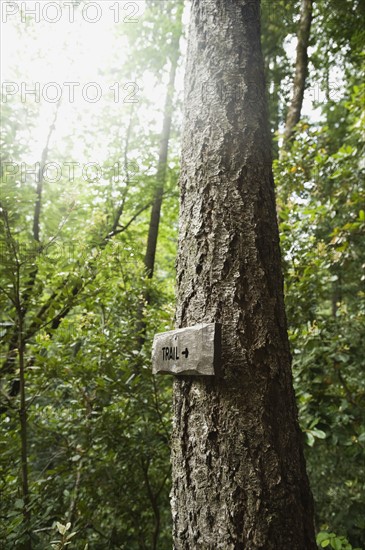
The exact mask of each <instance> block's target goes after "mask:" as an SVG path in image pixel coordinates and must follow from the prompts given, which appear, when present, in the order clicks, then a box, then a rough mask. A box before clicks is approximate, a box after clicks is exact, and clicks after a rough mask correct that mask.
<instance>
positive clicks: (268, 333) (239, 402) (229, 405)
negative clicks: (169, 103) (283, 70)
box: [172, 0, 316, 550]
mask: <svg viewBox="0 0 365 550" xmlns="http://www.w3.org/2000/svg"><path fill="white" fill-rule="evenodd" d="M259 10H260V8H259V0H254V1H252V0H204V1H201V0H200V1H198V0H193V2H192V13H191V25H190V35H189V47H188V60H187V69H186V81H185V129H184V136H183V150H182V169H181V170H182V171H181V179H180V187H181V204H180V209H181V210H180V237H179V253H178V261H177V292H178V303H177V312H176V321H177V323H176V324H177V327H186V326H191V325H194V324H196V323H200V322H216V323H220V324H221V325H222V357H221V364H220V369H219V372H218V373H217V374H216V375H215V376H214V377H205V378H204V377H189V376H185V377H179V378H176V379H175V381H174V429H173V437H172V466H173V489H172V513H173V526H174V527H173V531H174V532H173V536H174V548H175V550H182V549H184V550H188V549H189V550H197V549H201V550H210V549H216V548H219V549H222V550H231V549H232V550H233V549H235V550H239V549H247V550H248V549H249V550H256V549H262V550H274V549H275V550H283V549H289V548H290V550H311V549H313V550H314V549H315V548H316V544H315V541H314V528H313V507H312V497H311V493H310V489H309V485H308V479H307V476H306V471H305V462H304V458H303V452H302V441H301V433H300V430H299V426H298V421H297V408H296V403H295V397H294V391H293V387H292V376H291V359H290V352H289V346H288V338H287V330H286V319H285V311H284V303H283V283H282V275H281V268H280V251H279V238H278V228H277V222H276V213H275V197H274V185H273V178H272V171H271V152H270V137H269V130H268V120H267V118H268V117H267V110H266V104H265V87H264V71H263V62H262V54H261V47H260V22H259ZM207 90H209V94H207Z"/></svg>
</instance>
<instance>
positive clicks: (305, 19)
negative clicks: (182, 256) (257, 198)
mask: <svg viewBox="0 0 365 550" xmlns="http://www.w3.org/2000/svg"><path fill="white" fill-rule="evenodd" d="M312 14H313V0H302V3H301V8H300V22H299V28H298V34H297V51H296V61H295V75H294V83H293V94H292V100H291V103H290V105H289V109H288V113H287V116H286V121H285V130H284V142H285V143H286V144H288V143H289V141H290V139H291V138H292V136H293V134H294V128H295V126H296V124H298V122H299V120H300V113H301V110H302V105H303V97H304V89H305V81H306V78H307V75H308V46H309V37H310V29H311V24H312Z"/></svg>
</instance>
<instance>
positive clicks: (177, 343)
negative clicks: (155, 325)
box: [152, 323, 220, 376]
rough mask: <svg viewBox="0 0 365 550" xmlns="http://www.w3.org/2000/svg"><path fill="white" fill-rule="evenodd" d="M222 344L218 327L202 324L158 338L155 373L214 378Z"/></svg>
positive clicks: (155, 344) (153, 358) (154, 350)
mask: <svg viewBox="0 0 365 550" xmlns="http://www.w3.org/2000/svg"><path fill="white" fill-rule="evenodd" d="M219 340H220V331H219V325H217V324H216V323H204V324H203V323H201V324H199V325H195V326H193V327H188V328H180V329H177V330H170V331H169V332H161V333H160V334H156V335H155V337H154V340H153V346H152V372H153V374H159V373H161V374H184V375H195V376H213V375H214V366H215V363H216V361H217V359H218V355H219V346H220V341H219Z"/></svg>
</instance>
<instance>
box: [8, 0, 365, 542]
mask: <svg viewBox="0 0 365 550" xmlns="http://www.w3.org/2000/svg"><path fill="white" fill-rule="evenodd" d="M21 4H24V6H23V7H24V8H25V11H24V10H23V11H22V9H21V8H22V6H21ZM37 5H38V6H37ZM47 6H48V7H47ZM1 7H2V14H1V17H2V23H1V26H2V31H3V32H2V42H3V44H2V45H3V68H2V81H3V84H2V96H1V114H2V137H1V142H2V151H1V161H2V170H1V196H0V200H1V204H0V224H1V236H0V239H1V240H0V250H1V266H0V305H1V308H0V309H1V314H0V333H1V338H2V344H1V386H0V392H1V393H0V398H1V404H0V414H1V425H0V444H1V449H0V451H1V452H0V492H1V503H0V541H1V543H0V544H1V545H2V546H1V548H4V549H10V548H30V546H29V542H27V541H29V538H30V540H31V541H32V542H31V544H32V547H33V548H35V549H43V548H50V547H54V548H57V549H60V548H65V547H66V546H69V547H70V548H84V549H86V548H90V549H96V550H97V549H105V548H119V549H126V550H135V549H136V550H137V549H138V550H140V549H146V550H151V549H159V550H165V549H166V550H167V549H168V548H171V544H172V542H171V518H170V505H169V491H170V449H169V437H170V428H171V379H170V378H169V377H162V378H161V377H153V376H152V374H151V364H150V352H151V341H152V338H153V335H154V334H155V333H157V332H162V331H165V330H170V329H171V328H173V319H174V284H175V281H174V279H175V268H174V265H175V255H176V244H177V231H178V178H179V149H180V135H181V124H182V97H183V93H182V89H183V73H184V61H185V56H186V33H187V31H188V19H189V3H188V2H187V3H186V4H185V3H183V2H180V1H178V0H175V1H170V0H164V1H148V2H143V1H138V2H123V1H120V2H109V1H103V2H62V1H59V2H26V3H24V2H23V3H20V2H3V3H2V6H1ZM308 7H309V8H310V10H311V15H312V16H311V18H310V22H309V28H307V31H308V33H307V34H308V40H307V42H306V41H305V40H304V42H303V36H304V39H305V33H304V35H303V22H304V18H303V12H304V10H305V9H307V10H308ZM261 13H262V45H263V53H264V59H265V68H266V82H267V95H268V101H269V110H270V126H271V131H272V136H273V154H274V163H273V164H274V174H275V183H276V194H277V205H278V220H279V224H280V232H281V246H282V259H283V261H282V263H283V271H284V276H285V297H286V308H287V316H288V324H289V335H290V341H291V348H292V354H293V373H294V383H295V390H296V395H297V402H298V407H299V415H300V424H301V428H302V432H303V438H304V441H305V443H306V458H307V467H308V473H309V477H310V482H311V487H312V491H313V494H314V499H315V506H316V527H317V533H318V537H317V540H318V544H319V546H320V547H329V548H334V549H335V550H341V549H351V548H355V547H357V548H365V519H364V518H365V498H364V497H365V463H364V446H365V414H364V402H365V399H364V398H365V375H364V372H365V368H364V367H365V354H364V351H363V348H364V345H363V342H364V336H365V300H364V297H365V276H364V267H365V246H364V233H365V201H364V196H365V189H364V187H365V186H364V173H365V161H364V98H365V93H364V92H365V86H364V78H363V66H364V53H363V45H364V31H363V28H365V25H364V16H365V14H364V4H363V3H361V2H360V0H353V1H349V0H347V1H343V0H331V1H329V0H327V1H324V0H318V1H316V2H314V3H313V4H312V2H311V1H309V0H303V1H302V2H297V1H293V2H286V1H284V0H273V1H270V2H269V1H265V0H263V1H262V3H261ZM307 23H308V21H307ZM304 31H305V29H304ZM297 37H299V41H300V43H301V44H302V45H303V48H304V53H307V54H308V59H309V60H308V64H307V65H306V57H305V56H304V58H303V57H302V58H300V56H298V55H297V54H296V49H295V48H296V44H297ZM303 48H302V49H303ZM303 60H304V63H305V66H304V69H305V70H304V80H303V84H304V97H303V100H300V95H299V96H298V94H296V92H295V89H294V92H293V81H294V83H295V82H296V80H295V75H296V74H299V73H300V70H299V69H300V68H301V66H300V63H303ZM211 85H212V83H209V82H208V83H207V84H206V99H207V101H209V90H210V86H211ZM221 93H222V101H227V100H229V99H232V97H231V95H232V90H222V91H221ZM233 93H234V90H233ZM293 93H294V99H298V97H299V103H300V105H299V114H300V120H299V122H298V123H297V124H294V125H292V126H290V120H289V118H290V117H289V112H290V107H291V106H293V104H294V103H295V101H293ZM252 95H253V97H252V103H253V105H254V103H255V94H254V90H253V94H252ZM234 100H235V101H239V97H234ZM288 128H289V130H290V131H288ZM157 229H158V239H157Z"/></svg>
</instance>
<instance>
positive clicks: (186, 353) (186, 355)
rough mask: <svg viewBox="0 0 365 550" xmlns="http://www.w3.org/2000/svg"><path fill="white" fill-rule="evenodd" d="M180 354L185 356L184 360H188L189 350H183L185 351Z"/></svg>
mask: <svg viewBox="0 0 365 550" xmlns="http://www.w3.org/2000/svg"><path fill="white" fill-rule="evenodd" d="M181 353H182V355H185V359H187V358H188V356H189V350H188V348H185V350H184V351H182V352H181Z"/></svg>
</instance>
